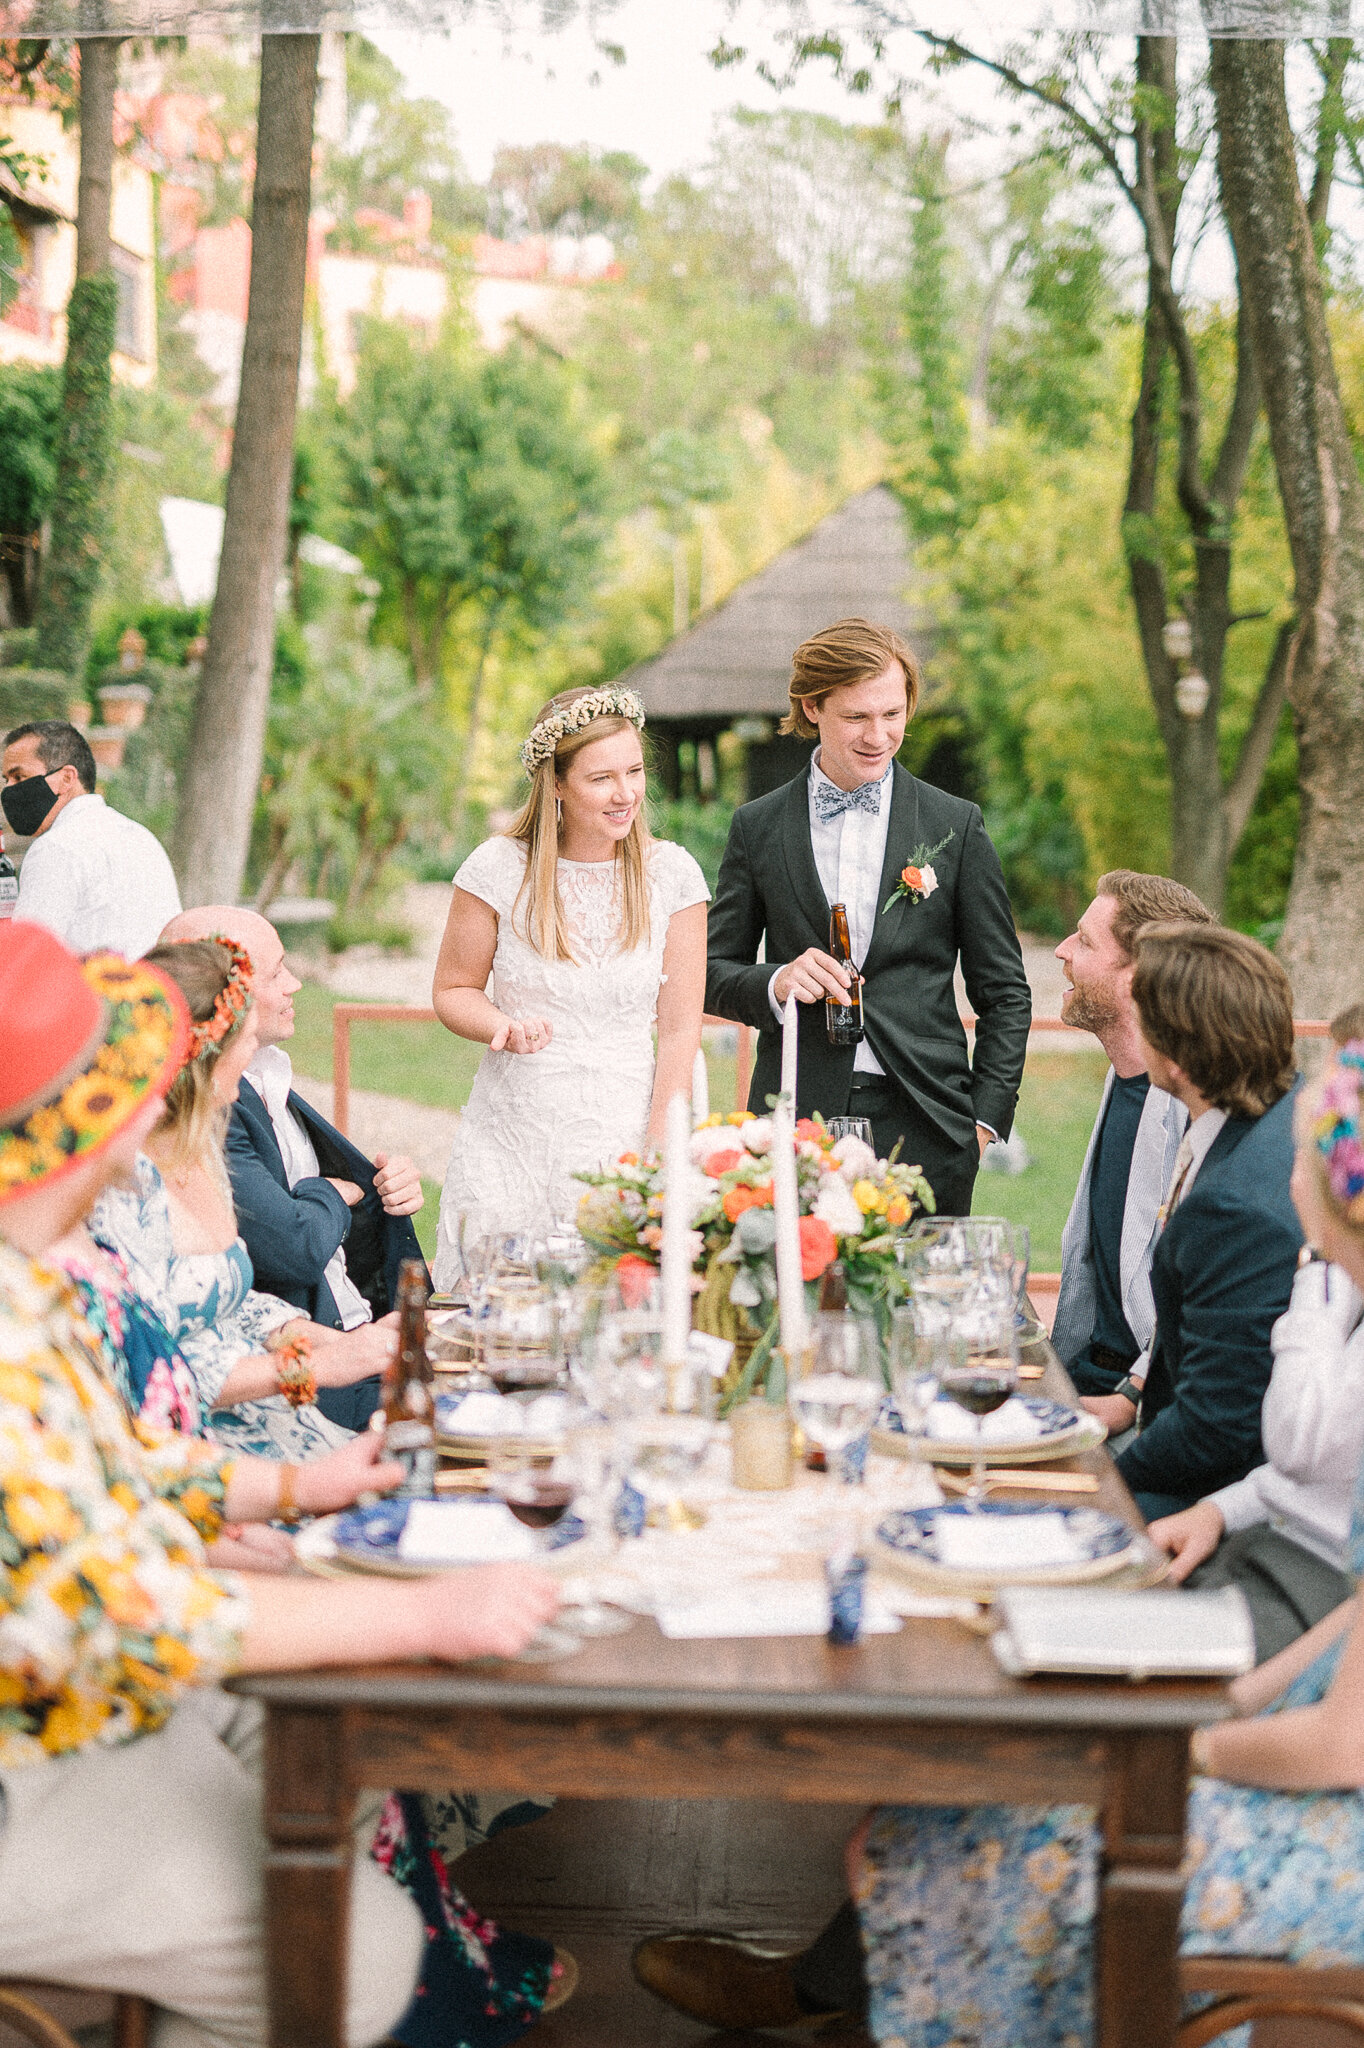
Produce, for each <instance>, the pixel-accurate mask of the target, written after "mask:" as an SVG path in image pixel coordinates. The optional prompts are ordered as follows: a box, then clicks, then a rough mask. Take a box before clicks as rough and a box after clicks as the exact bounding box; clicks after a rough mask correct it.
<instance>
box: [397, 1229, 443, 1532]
mask: <svg viewBox="0 0 1364 2048" xmlns="http://www.w3.org/2000/svg"><path fill="white" fill-rule="evenodd" d="M397 1307H398V1350H397V1353H396V1355H395V1357H394V1358H393V1359H392V1360H391V1361H390V1363H389V1365H388V1367H387V1369H386V1371H385V1373H384V1456H385V1457H386V1458H391V1459H392V1460H393V1461H394V1463H395V1464H399V1465H401V1466H402V1467H403V1469H404V1471H405V1473H406V1475H407V1476H406V1478H405V1479H404V1480H403V1483H402V1485H401V1486H399V1487H397V1488H396V1489H395V1494H396V1497H397V1498H398V1499H399V1500H430V1499H432V1498H433V1497H434V1495H435V1491H436V1400H435V1375H434V1374H433V1372H432V1370H431V1365H430V1361H429V1360H428V1358H427V1356H426V1270H425V1268H424V1267H423V1265H422V1262H421V1260H420V1259H404V1260H403V1263H402V1265H401V1266H400V1267H399V1269H398V1302H397Z"/></svg>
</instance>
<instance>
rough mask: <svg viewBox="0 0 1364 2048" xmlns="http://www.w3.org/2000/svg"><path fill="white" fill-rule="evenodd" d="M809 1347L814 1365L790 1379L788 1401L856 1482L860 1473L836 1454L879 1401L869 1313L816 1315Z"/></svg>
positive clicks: (814, 1439) (865, 1424)
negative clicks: (811, 1347) (812, 1341)
mask: <svg viewBox="0 0 1364 2048" xmlns="http://www.w3.org/2000/svg"><path fill="white" fill-rule="evenodd" d="M813 1351H814V1356H813V1359H812V1360H811V1365H812V1368H813V1369H812V1371H810V1372H809V1373H807V1374H805V1375H804V1376H803V1377H802V1378H800V1379H798V1380H795V1381H793V1382H792V1384H791V1389H790V1400H791V1405H792V1407H793V1408H794V1409H795V1411H796V1414H797V1416H798V1417H799V1419H800V1425H801V1428H802V1429H803V1430H804V1431H805V1434H806V1436H807V1437H809V1439H810V1441H811V1443H814V1444H818V1446H819V1448H820V1449H821V1450H822V1451H823V1452H824V1455H825V1457H826V1459H828V1460H829V1462H830V1464H831V1465H832V1464H833V1463H834V1462H835V1461H836V1462H837V1464H838V1468H839V1473H840V1476H841V1477H842V1479H843V1481H844V1483H845V1484H854V1483H855V1482H856V1481H857V1480H858V1479H859V1478H860V1476H861V1474H860V1472H858V1471H855V1470H853V1468H852V1461H851V1460H850V1459H849V1458H848V1457H846V1456H841V1455H839V1454H840V1453H846V1452H847V1451H848V1449H849V1447H850V1446H851V1445H852V1444H854V1443H855V1442H856V1441H857V1439H858V1437H860V1436H861V1435H863V1433H864V1432H865V1431H866V1430H868V1429H870V1427H871V1425H872V1423H873V1422H874V1421H875V1420H876V1413H877V1410H878V1409H879V1408H880V1406H881V1396H882V1391H883V1388H882V1381H881V1358H880V1348H879V1345H878V1343H877V1334H876V1325H875V1323H874V1322H873V1321H872V1320H871V1318H870V1317H869V1316H855V1315H821V1316H816V1318H815V1331H814V1343H813ZM831 1453H832V1454H833V1455H832V1456H831V1455H830V1454H831Z"/></svg>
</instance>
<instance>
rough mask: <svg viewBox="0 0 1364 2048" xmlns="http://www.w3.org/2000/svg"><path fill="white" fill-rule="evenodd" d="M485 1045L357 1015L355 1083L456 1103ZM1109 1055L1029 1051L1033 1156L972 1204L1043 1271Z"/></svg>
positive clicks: (714, 1077)
mask: <svg viewBox="0 0 1364 2048" xmlns="http://www.w3.org/2000/svg"><path fill="white" fill-rule="evenodd" d="M335 1000H336V998H335V997H334V996H333V995H332V994H331V993H330V991H329V990H327V989H324V988H318V987H316V986H315V985H314V984H312V983H308V984H307V985H306V986H305V987H303V988H302V989H300V990H299V993H298V994H297V995H296V996H295V997H294V1014H295V1016H296V1018H297V1020H298V1023H297V1029H296V1031H295V1033H294V1036H293V1038H292V1039H291V1040H290V1043H289V1052H290V1056H291V1057H292V1059H293V1062H294V1065H295V1067H296V1068H297V1069H298V1071H299V1073H300V1074H307V1075H309V1076H311V1077H312V1079H314V1080H317V1081H330V1080H331V1078H332V1018H331V1013H332V1005H333V1003H334V1002H335ZM481 1057H482V1049H481V1048H480V1047H479V1046H476V1045H470V1044H469V1042H468V1040H467V1039H463V1038H456V1037H455V1036H454V1034H453V1033H452V1032H449V1031H447V1030H446V1029H445V1028H444V1026H443V1025H440V1024H352V1026H351V1055H350V1060H351V1085H352V1086H353V1087H355V1088H371V1089H374V1090H376V1091H377V1092H378V1093H379V1094H381V1095H400V1096H402V1097H403V1098H404V1099H405V1100H406V1101H408V1102H424V1103H428V1104H430V1105H431V1106H432V1107H433V1108H436V1109H460V1108H462V1107H463V1105H464V1103H465V1102H466V1101H467V1099H468V1095H469V1090H470V1088H471V1087H472V1085H473V1079H474V1075H475V1073H476V1072H477V1070H478V1063H479V1060H480V1059H481ZM708 1059H709V1065H710V1100H711V1107H712V1109H717V1110H722V1111H728V1110H731V1109H733V1107H734V1061H733V1059H732V1058H729V1059H724V1058H720V1057H717V1056H716V1055H715V1054H714V1053H711V1054H709V1055H708ZM1107 1071H1108V1063H1107V1061H1106V1060H1105V1059H1104V1058H1103V1055H1102V1054H1101V1053H1037V1054H1035V1055H1034V1056H1033V1057H1032V1058H1031V1059H1029V1061H1028V1066H1027V1071H1026V1073H1025V1074H1024V1077H1023V1092H1022V1099H1021V1101H1020V1103H1019V1107H1018V1127H1019V1129H1020V1130H1021V1131H1022V1133H1023V1136H1024V1137H1025V1138H1026V1140H1027V1143H1028V1150H1029V1151H1030V1152H1031V1154H1032V1159H1033V1163H1032V1165H1031V1166H1030V1167H1029V1169H1028V1171H1027V1172H1026V1173H1021V1174H1016V1175H1009V1174H1003V1173H992V1174H982V1175H981V1177H980V1179H979V1180H978V1181H977V1183H976V1202H975V1206H976V1208H977V1209H978V1210H979V1211H980V1213H981V1214H982V1215H992V1216H1008V1217H1010V1218H1011V1219H1012V1220H1013V1221H1014V1222H1017V1223H1026V1224H1027V1226H1028V1228H1029V1230H1030V1231H1031V1233H1032V1262H1033V1266H1034V1268H1035V1269H1036V1270H1037V1271H1038V1272H1042V1273H1048V1272H1053V1273H1054V1272H1057V1271H1058V1270H1059V1269H1060V1265H1061V1228H1062V1225H1063V1224H1064V1222H1065V1220H1066V1214H1067V1212H1068V1210H1069V1208H1070V1203H1071V1197H1072V1196H1073V1194H1074V1192H1075V1183H1076V1181H1077V1180H1078V1178H1079V1174H1080V1166H1081V1163H1082V1161H1083V1159H1084V1155H1085V1146H1086V1145H1087V1143H1088V1142H1089V1133H1090V1128H1091V1126H1092V1125H1093V1122H1094V1113H1095V1111H1096V1109H1097V1108H1098V1106H1099V1096H1100V1093H1101V1091H1102V1089H1103V1083H1104V1075H1105V1074H1106V1072H1107ZM426 1198H427V1199H426V1207H425V1208H424V1209H423V1210H422V1212H421V1214H420V1215H419V1216H418V1218H417V1235H418V1237H419V1238H420V1239H421V1244H422V1250H423V1251H424V1252H425V1253H426V1254H427V1256H428V1257H430V1255H431V1252H432V1249H433V1247H434V1243H435V1232H436V1215H437V1211H438V1210H439V1207H440V1189H439V1188H438V1187H437V1186H436V1185H435V1183H434V1182H428V1183H426Z"/></svg>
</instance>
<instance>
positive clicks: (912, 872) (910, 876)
mask: <svg viewBox="0 0 1364 2048" xmlns="http://www.w3.org/2000/svg"><path fill="white" fill-rule="evenodd" d="M900 880H901V881H902V882H903V883H904V885H905V887H906V889H922V888H923V885H924V878H923V876H922V875H921V874H920V872H919V870H918V869H917V868H915V867H908V868H901V870H900Z"/></svg>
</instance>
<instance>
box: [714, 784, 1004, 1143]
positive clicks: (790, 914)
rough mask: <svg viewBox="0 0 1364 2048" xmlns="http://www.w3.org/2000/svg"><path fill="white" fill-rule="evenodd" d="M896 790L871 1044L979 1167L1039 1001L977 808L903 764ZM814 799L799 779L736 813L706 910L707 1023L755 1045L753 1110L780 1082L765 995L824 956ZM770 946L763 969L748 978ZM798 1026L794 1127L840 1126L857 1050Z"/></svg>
mask: <svg viewBox="0 0 1364 2048" xmlns="http://www.w3.org/2000/svg"><path fill="white" fill-rule="evenodd" d="M892 776H893V782H892V794H891V808H890V825H889V829H888V831H887V834H886V858H885V865H884V867H883V869H882V873H881V883H880V889H879V892H878V895H877V918H876V929H875V932H874V934H873V937H872V942H871V945H870V947H869V948H868V950H867V957H866V959H865V960H864V961H863V963H862V972H863V975H864V976H865V981H866V985H865V987H864V989H863V995H862V1010H863V1017H864V1020H865V1024H866V1033H867V1040H868V1043H869V1044H870V1046H871V1048H872V1051H873V1052H874V1053H875V1054H876V1057H877V1058H878V1059H879V1060H880V1062H881V1065H882V1066H883V1067H884V1068H885V1070H886V1072H887V1073H888V1074H890V1075H892V1076H893V1077H894V1079H895V1080H896V1081H898V1082H899V1084H900V1086H901V1087H902V1088H903V1089H904V1091H905V1093H906V1094H907V1095H909V1096H910V1097H911V1098H912V1099H913V1100H914V1101H915V1102H916V1103H917V1104H918V1106H919V1108H920V1109H921V1110H922V1111H923V1112H924V1114H925V1115H926V1116H927V1117H928V1118H929V1120H930V1121H931V1122H932V1123H933V1124H934V1125H935V1126H936V1127H937V1129H938V1130H940V1131H941V1132H942V1134H943V1138H944V1140H945V1142H946V1144H947V1145H948V1146H950V1147H951V1148H952V1149H954V1150H956V1149H962V1150H965V1149H967V1148H968V1147H969V1148H970V1149H971V1151H972V1153H973V1154H974V1149H975V1127H976V1124H977V1123H984V1124H989V1125H990V1126H991V1127H992V1128H993V1129H994V1130H996V1131H998V1133H999V1135H1000V1137H1001V1138H1007V1137H1008V1135H1009V1132H1010V1130H1011V1129H1012V1127H1013V1119H1014V1108H1015V1105H1016V1103H1017V1101H1018V1084H1019V1082H1020V1080H1021V1079H1022V1076H1023V1060H1024V1056H1025V1054H1026V1053H1027V1049H1028V1024H1029V1021H1030V1020H1031V1017H1032V997H1031V995H1030V993H1029V989H1028V979H1027V976H1026V975H1025V973H1024V972H1023V956H1022V953H1021V952H1020V950H1019V944H1018V935H1017V933H1016V932H1015V930H1014V921H1013V913H1012V912H1011V910H1010V908H1009V898H1008V893H1007V891H1006V890H1005V887H1004V875H1003V872H1002V870H1001V868H1000V865H999V856H998V855H997V854H996V852H995V849H994V847H993V846H992V845H991V843H990V839H989V836H988V834H987V833H986V830H985V826H984V824H983V822H982V820H981V815H980V812H979V810H978V809H977V807H976V805H975V804H970V803H966V802H964V801H963V799H962V798H960V797H955V796H947V795H945V794H944V792H943V791H942V790H940V789H934V788H933V787H932V785H931V784H930V783H927V782H920V781H919V780H918V779H917V777H915V776H913V775H910V774H909V773H908V771H907V770H906V769H904V768H902V767H901V766H900V764H899V762H898V761H897V762H896V764H895V766H894V768H893V770H892ZM809 787H810V771H809V769H808V768H806V769H805V770H803V772H802V773H801V774H799V775H798V776H797V777H796V778H795V780H794V781H793V782H788V783H786V784H785V785H784V786H783V787H782V788H781V789H774V790H773V791H772V792H771V793H770V794H769V795H767V796H761V797H758V798H757V799H756V801H755V802H753V803H751V804H744V805H742V806H741V808H740V809H739V810H737V811H736V812H735V813H734V822H733V824H732V825H731V827H730V833H729V843H728V845H727V846H726V848H725V857H724V861H723V862H722V864H721V868H720V879H719V882H718V883H717V885H716V890H715V901H714V902H713V903H712V905H711V908H710V921H709V932H708V945H709V961H708V965H707V969H706V1008H707V1010H709V1011H711V1012H712V1013H713V1014H714V1015H716V1016H719V1017H730V1018H733V1020H734V1021H735V1023H738V1024H752V1025H755V1026H756V1027H757V1028H758V1030H759V1032H760V1033H761V1036H760V1038H759V1040H758V1056H757V1060H756V1062H755V1065H754V1070H753V1087H752V1090H751V1093H750V1095H749V1106H750V1107H751V1108H753V1109H755V1110H759V1111H761V1110H762V1109H764V1108H765V1107H766V1102H767V1097H768V1096H769V1095H774V1094H775V1093H776V1091H777V1089H778V1087H779V1086H780V1081H781V1031H780V1029H779V1028H778V1026H777V1024H776V1021H775V1019H774V1017H773V1015H772V1006H771V1004H770V1003H769V1002H768V999H767V986H768V983H769V982H770V980H771V978H772V974H773V972H774V970H775V969H776V968H777V967H778V966H780V965H782V964H783V963H784V962H786V961H788V960H794V959H795V958H796V957H797V955H798V954H801V953H803V952H805V950H806V949H807V947H810V946H818V947H820V948H821V949H823V950H827V948H828V944H829V904H828V901H827V899H826V897H825V894H824V890H823V888H822V887H821V885H820V880H819V871H818V869H817V868H816V866H815V856H814V850H813V848H812V846H811V844H810V796H809ZM949 833H950V834H951V837H950V839H949V838H948V834H949ZM941 839H947V844H946V846H944V847H943V849H942V851H941V853H938V854H935V855H934V858H933V868H934V872H935V873H936V875H937V878H938V887H937V889H936V890H935V891H934V893H933V894H932V895H931V896H927V897H925V898H923V899H922V901H920V902H917V903H915V902H907V901H906V900H905V899H904V898H901V900H900V901H899V902H898V903H896V904H895V905H894V907H893V908H892V909H890V910H888V911H886V912H885V914H884V915H882V914H881V906H882V905H883V904H884V903H885V901H886V898H887V897H888V896H889V895H890V893H891V891H892V890H893V889H894V888H895V886H896V884H897V882H898V881H899V879H900V870H901V868H903V867H904V866H906V865H907V863H908V862H909V861H911V860H912V859H913V857H914V854H915V851H916V849H917V848H918V847H919V846H921V845H922V846H926V847H931V846H936V845H937V843H938V841H939V840H941ZM764 933H765V934H766V936H767V959H766V961H764V962H762V963H760V964H755V963H757V955H758V947H759V944H760V943H761V941H762V938H763V935H764ZM959 954H960V956H961V966H962V973H963V975H964V977H965V980H966V992H967V995H968V996H969V998H970V1000H971V1005H972V1007H973V1009H974V1010H975V1012H976V1016H977V1019H978V1022H977V1026H976V1051H975V1061H974V1064H973V1063H972V1061H971V1060H970V1059H969V1058H968V1056H967V1048H966V1033H965V1032H964V1031H963V1030H962V1027H961V1021H960V1019H959V1017H958V1014H957V999H956V994H955V991H954V989H953V985H952V975H953V970H954V969H955V967H956V964H957V957H958V955H959ZM799 1016H800V1055H799V1065H798V1068H797V1084H796V1092H797V1103H796V1108H797V1113H798V1114H799V1115H801V1116H809V1115H810V1114H811V1113H812V1112H813V1111H814V1110H816V1109H819V1110H822V1111H823V1112H824V1113H825V1115H828V1114H830V1113H834V1114H837V1113H841V1111H842V1107H843V1105H844V1103H846V1101H847V1099H848V1089H849V1086H850V1083H851V1080H852V1068H853V1059H854V1054H855V1048H854V1047H853V1046H850V1045H849V1046H836V1045H830V1043H829V1040H828V1036H827V1034H826V1032H825V1028H824V1007H823V1005H822V1004H820V1003H802V1004H801V1005H800V1006H799Z"/></svg>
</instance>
